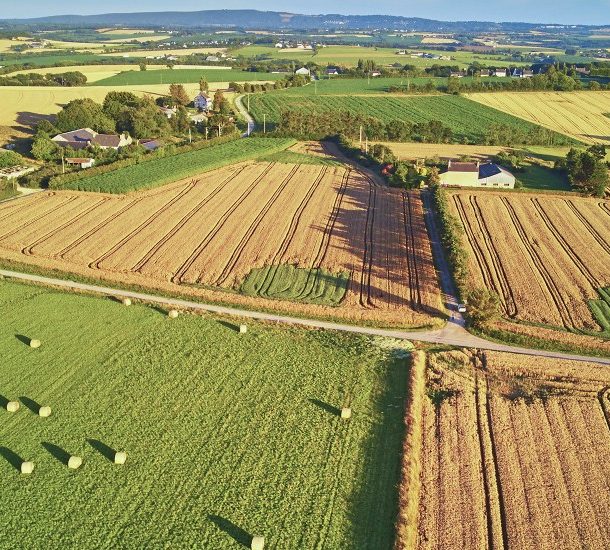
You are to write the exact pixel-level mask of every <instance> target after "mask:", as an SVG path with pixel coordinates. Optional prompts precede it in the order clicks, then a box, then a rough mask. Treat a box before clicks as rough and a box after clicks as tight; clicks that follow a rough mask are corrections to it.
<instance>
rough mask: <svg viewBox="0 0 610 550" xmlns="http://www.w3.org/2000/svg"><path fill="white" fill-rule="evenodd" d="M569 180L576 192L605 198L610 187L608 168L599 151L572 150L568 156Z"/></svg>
mask: <svg viewBox="0 0 610 550" xmlns="http://www.w3.org/2000/svg"><path fill="white" fill-rule="evenodd" d="M565 165H566V169H567V172H568V178H569V180H570V183H571V184H572V188H573V189H574V190H575V191H580V192H581V193H584V194H586V195H594V196H596V197H603V196H604V193H605V191H606V188H607V187H608V186H610V177H609V174H608V166H607V164H606V162H605V160H604V159H603V158H600V154H599V151H596V150H593V152H591V151H579V150H577V149H570V151H569V152H568V154H567V155H566V162H565Z"/></svg>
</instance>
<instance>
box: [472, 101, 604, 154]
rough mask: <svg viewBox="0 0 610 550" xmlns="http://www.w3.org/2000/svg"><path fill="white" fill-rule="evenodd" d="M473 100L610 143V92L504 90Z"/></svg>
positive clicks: (577, 135) (588, 140)
mask: <svg viewBox="0 0 610 550" xmlns="http://www.w3.org/2000/svg"><path fill="white" fill-rule="evenodd" d="M468 98H469V99H472V100H474V101H478V102H479V103H482V104H483V105H487V106H488V107H493V108H494V109H499V110H500V111H504V112H506V113H509V114H511V115H514V116H517V117H520V118H523V119H525V120H529V121H531V122H535V123H537V124H540V125H541V126H545V127H546V128H550V129H551V130H555V131H557V132H561V133H562V134H566V135H569V136H572V137H574V138H576V139H579V140H581V141H584V142H585V143H607V144H610V118H608V117H607V116H605V115H604V113H610V92H605V91H604V92H502V93H493V94H490V93H484V94H469V95H468Z"/></svg>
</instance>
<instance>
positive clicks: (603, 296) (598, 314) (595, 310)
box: [588, 287, 610, 333]
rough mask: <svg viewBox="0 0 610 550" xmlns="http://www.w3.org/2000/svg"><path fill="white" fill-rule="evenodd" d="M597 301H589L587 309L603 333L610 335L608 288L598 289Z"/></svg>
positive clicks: (609, 295) (609, 293)
mask: <svg viewBox="0 0 610 550" xmlns="http://www.w3.org/2000/svg"><path fill="white" fill-rule="evenodd" d="M597 292H598V294H599V295H600V299H599V300H589V302H588V304H589V309H590V310H591V313H592V314H593V317H594V319H595V320H596V321H597V323H598V324H599V326H600V327H602V330H603V331H604V332H608V333H610V287H606V288H598V289H597Z"/></svg>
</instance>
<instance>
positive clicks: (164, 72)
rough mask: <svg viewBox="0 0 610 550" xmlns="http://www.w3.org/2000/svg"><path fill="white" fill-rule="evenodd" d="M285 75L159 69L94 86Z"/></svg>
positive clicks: (127, 74) (122, 75) (263, 78)
mask: <svg viewBox="0 0 610 550" xmlns="http://www.w3.org/2000/svg"><path fill="white" fill-rule="evenodd" d="M283 77H284V75H282V74H279V73H263V72H250V71H240V70H234V69H159V70H155V71H140V70H138V68H137V67H136V68H134V70H133V71H123V72H121V73H119V74H117V75H114V76H110V77H108V78H104V79H102V80H98V81H97V82H93V83H92V84H91V85H92V86H135V85H140V84H146V85H150V84H168V85H169V84H172V83H181V84H193V83H196V82H199V80H200V79H201V78H205V79H206V80H207V81H208V82H243V81H246V82H255V81H271V80H280V79H281V78H283Z"/></svg>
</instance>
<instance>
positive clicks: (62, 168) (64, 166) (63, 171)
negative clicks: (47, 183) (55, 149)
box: [61, 147, 66, 174]
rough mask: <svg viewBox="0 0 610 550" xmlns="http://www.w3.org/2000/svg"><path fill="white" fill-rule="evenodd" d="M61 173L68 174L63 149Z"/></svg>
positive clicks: (62, 149)
mask: <svg viewBox="0 0 610 550" xmlns="http://www.w3.org/2000/svg"><path fill="white" fill-rule="evenodd" d="M61 173H62V174H65V173H66V165H65V164H64V148H63V147H62V148H61Z"/></svg>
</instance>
